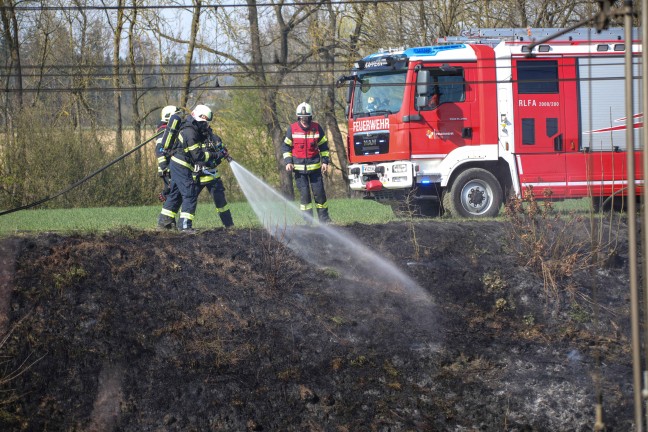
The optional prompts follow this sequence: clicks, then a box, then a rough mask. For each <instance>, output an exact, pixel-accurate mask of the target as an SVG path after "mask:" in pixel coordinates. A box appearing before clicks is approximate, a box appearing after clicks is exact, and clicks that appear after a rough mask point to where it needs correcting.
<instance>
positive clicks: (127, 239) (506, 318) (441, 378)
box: [0, 221, 633, 432]
mask: <svg viewBox="0 0 648 432" xmlns="http://www.w3.org/2000/svg"><path fill="white" fill-rule="evenodd" d="M581 228H582V236H583V238H584V239H586V238H587V236H588V234H587V229H586V228H588V226H587V224H586V223H584V224H583V227H578V228H577V230H580V229H581ZM316 229H317V228H313V230H316ZM336 229H338V230H342V231H343V232H344V233H347V234H349V235H353V236H355V238H357V239H359V240H360V241H361V242H362V243H363V244H365V245H366V246H367V247H368V248H372V249H373V250H375V251H377V252H378V253H379V254H380V255H381V256H383V257H386V258H387V259H388V260H390V261H391V262H393V263H394V264H396V266H397V267H399V268H400V269H402V270H403V272H405V273H406V274H407V275H409V276H410V277H411V278H412V279H414V280H415V281H416V282H417V283H418V285H419V286H420V287H421V288H422V290H421V291H420V292H412V291H410V290H402V289H399V287H395V286H381V285H382V284H381V283H380V281H376V279H375V278H372V277H371V275H366V274H357V273H356V274H354V273H353V272H346V271H340V270H338V269H337V268H336V266H335V264H334V263H333V261H331V262H327V261H328V260H333V258H335V260H337V261H338V262H339V261H345V259H346V258H345V251H337V252H336V253H334V254H333V255H331V256H329V255H328V254H322V260H321V261H322V262H321V267H320V268H316V267H314V266H313V265H312V264H310V263H308V262H307V261H305V260H303V259H302V258H301V257H300V256H299V254H296V253H294V252H293V251H292V250H291V249H289V248H286V247H284V246H283V245H282V244H280V243H278V242H276V241H275V240H273V239H272V238H271V237H269V236H268V234H267V233H265V232H264V231H262V230H233V231H225V230H212V231H204V232H200V233H198V234H197V235H194V236H182V235H179V234H175V233H154V232H139V231H131V230H127V229H125V230H122V231H120V232H115V233H105V234H83V235H81V234H78V235H75V234H71V235H60V234H43V235H37V236H35V235H34V236H31V235H21V236H16V237H11V238H5V239H3V240H2V243H1V247H2V254H1V255H0V256H1V257H2V265H1V266H0V288H1V289H0V292H1V295H0V312H1V313H0V324H1V326H2V330H3V333H4V334H7V335H8V337H7V339H6V340H5V341H4V343H3V344H2V346H1V348H0V355H1V356H2V359H3V360H4V363H3V374H2V393H1V395H2V401H3V403H2V405H0V429H2V430H6V431H9V430H11V431H23V430H30V431H44V430H47V431H81V430H83V431H110V430H115V431H146V430H150V431H153V430H155V431H207V430H211V431H340V432H342V431H349V432H356V431H473V430H485V431H500V430H506V431H585V430H592V427H593V425H594V421H595V415H594V404H595V403H596V401H597V397H598V396H599V395H601V396H602V397H603V406H604V410H605V411H604V412H605V417H604V420H605V424H606V426H607V430H618V431H627V430H630V429H631V428H632V418H633V409H632V367H631V361H630V359H631V356H630V348H629V342H628V341H629V339H630V338H629V327H630V326H629V300H628V297H629V289H628V282H627V273H628V268H627V247H626V246H625V242H624V241H623V239H625V236H626V234H625V228H624V227H623V226H621V227H620V228H619V227H615V228H614V232H615V233H616V234H615V236H616V237H615V238H617V239H618V240H617V241H615V242H614V251H613V253H611V254H610V255H609V258H610V259H607V260H606V262H605V263H604V265H599V266H596V268H582V269H581V270H578V269H575V270H574V271H573V273H571V274H570V275H569V277H568V278H565V279H563V280H560V281H558V282H559V286H560V287H562V288H565V289H564V291H562V290H561V291H560V292H558V293H553V294H552V292H550V291H548V285H547V281H546V279H544V278H543V276H542V275H541V274H539V273H538V272H536V271H533V270H532V269H531V268H529V267H528V266H525V265H523V263H522V262H521V261H520V259H519V257H518V256H517V254H516V253H515V250H514V248H511V246H510V243H509V241H508V240H506V239H507V233H508V232H509V231H508V227H507V223H506V222H448V221H425V222H420V223H416V224H413V223H407V222H401V223H391V224H386V225H360V224H356V225H351V226H347V227H341V228H336ZM575 229H576V228H575ZM412 230H414V231H412ZM412 233H414V234H415V235H416V237H415V240H414V237H412ZM317 246H318V244H316V243H314V244H313V247H317ZM347 261H348V260H347ZM347 264H349V263H348V262H347ZM350 264H352V263H350ZM352 267H353V266H352V265H351V266H350V268H352ZM562 288H561V289H562Z"/></svg>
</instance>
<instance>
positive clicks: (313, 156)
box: [282, 102, 331, 223]
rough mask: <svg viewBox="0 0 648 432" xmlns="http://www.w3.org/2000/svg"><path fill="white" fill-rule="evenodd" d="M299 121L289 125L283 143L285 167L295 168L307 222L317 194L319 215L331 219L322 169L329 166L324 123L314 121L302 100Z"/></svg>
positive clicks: (327, 220) (323, 218) (288, 169)
mask: <svg viewBox="0 0 648 432" xmlns="http://www.w3.org/2000/svg"><path fill="white" fill-rule="evenodd" d="M296 115H297V121H296V122H295V123H293V124H291V125H290V126H289V127H288V131H287V132H286V138H285V139H284V142H283V145H282V152H283V159H284V163H285V164H286V170H287V171H292V172H293V173H294V176H295V183H296V184H297V188H298V189H299V194H300V209H301V210H302V212H303V215H304V219H305V220H306V222H307V223H308V222H310V221H311V220H312V217H313V203H312V199H311V189H312V192H313V193H312V195H313V196H314V198H315V207H316V208H317V218H318V219H319V221H320V223H329V222H331V219H330V217H329V213H328V202H327V201H326V192H325V191H324V179H323V177H322V173H325V172H326V171H327V170H328V165H329V148H328V139H327V138H326V134H325V133H324V130H323V129H322V127H321V126H320V125H319V124H317V123H316V122H314V121H313V110H312V108H311V106H310V105H309V104H307V103H306V102H303V103H301V104H299V106H298V107H297V110H296Z"/></svg>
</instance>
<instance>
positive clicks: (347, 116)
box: [344, 104, 349, 120]
mask: <svg viewBox="0 0 648 432" xmlns="http://www.w3.org/2000/svg"><path fill="white" fill-rule="evenodd" d="M344 118H345V119H347V120H349V105H348V104H347V105H345V106H344Z"/></svg>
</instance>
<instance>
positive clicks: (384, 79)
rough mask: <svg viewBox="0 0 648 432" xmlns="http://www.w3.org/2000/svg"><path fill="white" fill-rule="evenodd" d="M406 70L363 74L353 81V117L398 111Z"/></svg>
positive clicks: (403, 89) (401, 101)
mask: <svg viewBox="0 0 648 432" xmlns="http://www.w3.org/2000/svg"><path fill="white" fill-rule="evenodd" d="M405 77H406V72H405V71H403V72H395V73H394V72H391V73H380V74H363V75H360V76H359V77H358V79H357V80H356V81H355V90H354V97H353V117H368V116H374V115H384V114H392V113H396V112H398V111H400V109H401V105H402V104H403V94H404V92H405Z"/></svg>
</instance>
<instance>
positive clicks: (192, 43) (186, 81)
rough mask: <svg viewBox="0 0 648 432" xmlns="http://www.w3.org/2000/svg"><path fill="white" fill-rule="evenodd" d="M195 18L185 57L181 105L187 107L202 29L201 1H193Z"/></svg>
mask: <svg viewBox="0 0 648 432" xmlns="http://www.w3.org/2000/svg"><path fill="white" fill-rule="evenodd" d="M193 4H194V7H193V16H192V18H191V32H190V34H189V43H188V45H187V54H186V55H185V73H184V76H183V82H182V88H183V92H182V99H181V100H180V104H181V105H182V106H187V104H188V103H189V94H190V92H191V69H192V62H193V56H194V50H195V49H196V41H197V38H198V29H199V28H200V10H201V8H202V1H201V0H193Z"/></svg>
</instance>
